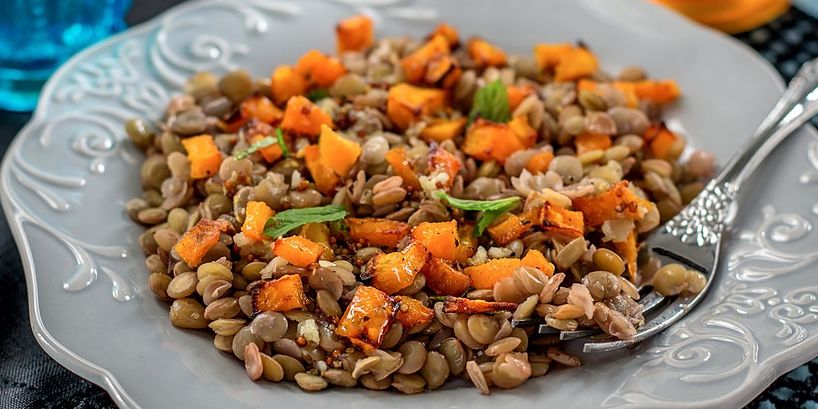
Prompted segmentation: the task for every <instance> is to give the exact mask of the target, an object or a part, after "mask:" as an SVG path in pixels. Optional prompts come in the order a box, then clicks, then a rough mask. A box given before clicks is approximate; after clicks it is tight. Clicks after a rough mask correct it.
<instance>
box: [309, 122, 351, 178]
mask: <svg viewBox="0 0 818 409" xmlns="http://www.w3.org/2000/svg"><path fill="white" fill-rule="evenodd" d="M318 153H319V156H320V158H321V163H323V164H324V166H325V167H327V168H329V169H332V170H333V171H334V172H335V174H337V175H338V176H340V177H345V176H346V175H347V173H349V170H350V169H352V167H353V166H355V163H357V162H358V157H359V156H361V145H359V144H358V142H355V141H353V140H351V139H348V138H344V137H343V136H341V135H339V134H338V133H337V132H335V131H333V130H332V129H331V128H330V127H328V126H326V125H321V136H320V137H319V138H318Z"/></svg>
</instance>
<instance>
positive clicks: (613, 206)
mask: <svg viewBox="0 0 818 409" xmlns="http://www.w3.org/2000/svg"><path fill="white" fill-rule="evenodd" d="M572 202H573V205H574V208H575V209H577V210H579V211H580V212H582V214H583V216H584V219H585V221H586V222H587V223H588V224H589V225H590V226H599V225H601V224H602V223H603V222H605V220H610V219H616V218H622V217H624V218H628V219H631V220H641V219H642V218H643V217H644V216H645V214H646V213H647V212H648V209H649V207H650V203H649V202H648V201H647V200H645V199H642V198H641V197H639V196H637V195H636V194H635V193H633V191H631V190H630V189H629V188H628V181H625V180H623V181H620V182H618V183H616V184H615V185H613V186H611V187H610V188H609V189H608V190H606V191H604V192H602V193H597V194H594V195H588V196H582V197H577V198H574V199H573V201H572Z"/></svg>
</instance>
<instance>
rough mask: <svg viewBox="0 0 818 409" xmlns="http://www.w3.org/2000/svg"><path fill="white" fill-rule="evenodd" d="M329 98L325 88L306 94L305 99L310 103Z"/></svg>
mask: <svg viewBox="0 0 818 409" xmlns="http://www.w3.org/2000/svg"><path fill="white" fill-rule="evenodd" d="M327 97H329V91H327V89H326V88H316V89H314V90H312V91H310V92H308V93H307V98H308V99H309V100H310V101H312V102H315V101H320V100H322V99H324V98H327Z"/></svg>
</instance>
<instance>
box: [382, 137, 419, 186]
mask: <svg viewBox="0 0 818 409" xmlns="http://www.w3.org/2000/svg"><path fill="white" fill-rule="evenodd" d="M386 161H387V162H389V165H391V166H392V169H394V170H395V174H396V175H398V176H400V177H401V178H403V183H405V184H406V185H407V186H410V187H412V188H413V189H415V190H419V189H420V180H418V175H417V172H415V166H414V164H412V162H411V161H410V160H409V157H408V156H407V155H406V148H404V147H402V146H399V147H397V148H392V149H390V150H389V151H388V152H386Z"/></svg>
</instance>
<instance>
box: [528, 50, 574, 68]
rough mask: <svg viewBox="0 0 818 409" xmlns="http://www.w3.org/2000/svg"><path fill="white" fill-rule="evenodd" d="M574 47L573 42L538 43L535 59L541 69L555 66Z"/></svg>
mask: <svg viewBox="0 0 818 409" xmlns="http://www.w3.org/2000/svg"><path fill="white" fill-rule="evenodd" d="M573 48H574V46H572V45H571V44H537V45H535V46H534V59H535V60H536V61H537V65H539V67H540V69H541V70H546V69H549V68H554V67H556V66H557V64H559V62H560V60H561V59H562V58H563V57H564V56H566V55H568V54H569V53H570V52H571V50H572V49H573Z"/></svg>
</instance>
